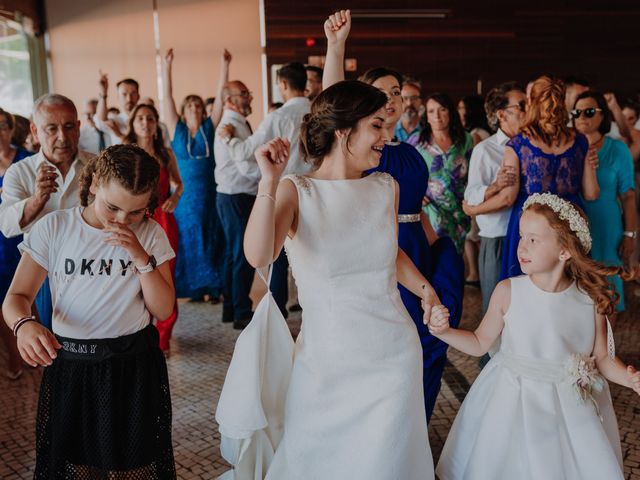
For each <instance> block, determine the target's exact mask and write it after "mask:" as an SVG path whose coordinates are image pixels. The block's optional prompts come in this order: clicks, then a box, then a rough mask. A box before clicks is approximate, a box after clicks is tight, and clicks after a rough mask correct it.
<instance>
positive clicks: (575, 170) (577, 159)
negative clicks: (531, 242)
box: [500, 133, 589, 280]
mask: <svg viewBox="0 0 640 480" xmlns="http://www.w3.org/2000/svg"><path fill="white" fill-rule="evenodd" d="M507 147H511V148H512V149H513V150H514V152H515V153H516V155H517V156H518V160H519V161H520V192H519V193H518V197H517V198H516V201H515V203H514V204H513V208H512V210H511V217H510V218H509V226H508V227H507V235H506V237H505V242H504V250H503V252H502V267H501V269H500V280H504V279H505V278H510V277H517V276H519V275H522V270H520V263H519V262H518V242H520V216H521V214H522V205H524V202H525V200H526V199H527V197H528V196H529V195H531V194H534V193H553V194H556V195H558V196H560V197H562V198H564V199H565V200H569V201H570V202H574V203H576V204H578V205H579V206H582V201H581V200H580V193H581V191H582V173H583V169H584V162H585V158H586V156H587V150H588V149H589V142H588V140H587V137H585V136H584V135H580V134H577V135H576V138H575V141H574V142H573V145H571V146H570V147H569V148H568V149H567V150H565V151H564V152H562V153H560V154H558V155H556V154H553V153H545V152H543V151H542V150H541V149H540V148H538V147H536V146H535V145H533V144H532V143H531V141H530V140H529V139H528V138H527V137H526V136H524V135H523V134H521V133H520V134H518V135H516V136H515V137H513V138H512V139H511V140H509V142H508V143H507Z"/></svg>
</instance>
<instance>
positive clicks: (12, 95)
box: [0, 17, 34, 117]
mask: <svg viewBox="0 0 640 480" xmlns="http://www.w3.org/2000/svg"><path fill="white" fill-rule="evenodd" d="M27 35H28V34H27V33H26V32H25V30H24V28H23V26H22V25H21V24H20V23H18V22H16V21H14V20H9V19H6V18H2V17H0V107H2V108H3V109H5V110H7V111H9V112H11V113H17V114H20V115H23V116H25V117H29V116H30V114H31V107H32V105H33V100H34V99H33V86H32V83H31V58H30V54H29V38H28V37H27Z"/></svg>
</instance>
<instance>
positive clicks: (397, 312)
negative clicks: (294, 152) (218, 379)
mask: <svg viewBox="0 0 640 480" xmlns="http://www.w3.org/2000/svg"><path fill="white" fill-rule="evenodd" d="M386 102H387V99H386V96H385V95H384V94H383V93H381V92H380V91H379V90H378V89H377V88H374V87H372V86H370V85H367V84H364V83H362V82H358V81H346V82H340V83H337V84H335V85H333V86H332V87H330V88H328V89H327V90H325V91H324V92H322V93H321V94H320V96H319V97H318V98H317V99H316V100H315V102H314V103H313V105H312V108H311V113H310V114H308V115H307V116H306V117H305V120H304V122H303V125H302V128H301V133H300V137H301V138H300V141H301V146H302V151H303V152H304V154H305V157H306V159H307V161H309V162H310V163H312V164H313V166H314V167H315V171H314V172H313V173H311V174H309V175H308V176H286V177H284V178H283V179H280V176H281V174H282V172H283V171H284V169H285V166H286V164H287V159H288V155H289V144H288V141H287V140H285V139H275V140H273V141H271V142H269V143H268V144H266V145H264V146H262V147H261V148H260V149H258V151H257V152H256V159H257V162H258V165H259V167H260V170H261V172H262V180H261V181H260V184H259V188H258V194H257V197H256V202H255V205H254V207H253V211H252V213H251V217H250V219H249V223H248V226H247V229H246V233H245V240H244V248H245V255H246V257H247V260H248V261H249V263H251V264H252V265H253V266H254V267H256V268H260V267H264V266H267V265H269V264H271V263H272V262H273V261H274V259H275V258H276V257H277V254H278V252H280V250H281V248H282V246H283V245H284V246H285V248H286V250H287V255H288V257H289V261H290V263H291V267H292V270H293V274H294V277H295V279H296V283H297V285H298V295H299V299H300V305H301V306H302V307H303V312H304V313H303V320H302V330H301V332H300V335H299V336H298V339H297V342H296V346H295V356H294V361H293V369H292V372H291V377H290V382H289V385H288V389H287V390H286V401H285V402H284V403H285V404H284V410H283V411H282V417H283V419H282V421H283V425H284V428H283V432H284V433H283V435H282V438H281V440H280V442H279V443H278V444H277V445H274V448H275V452H274V454H273V458H272V459H270V462H269V463H268V466H267V467H266V473H265V472H264V471H263V474H264V475H266V476H265V478H266V479H268V480H299V479H302V478H304V479H306V480H314V479H317V480H326V479H329V478H330V479H335V480H340V479H345V480H347V479H348V480H359V479H361V480H365V479H366V480H369V479H372V478H375V479H377V480H397V479H403V480H413V479H415V480H418V479H419V480H425V479H433V478H434V474H433V460H432V457H431V451H430V447H429V439H428V436H427V427H426V420H425V411H424V405H423V400H422V350H421V347H420V341H419V338H418V334H417V331H416V328H415V325H414V324H413V321H412V320H411V317H410V316H409V314H408V313H407V311H406V309H405V308H404V306H403V303H402V301H401V299H400V295H399V292H398V288H397V282H400V283H401V284H402V285H404V286H405V287H406V288H407V289H409V290H410V291H412V292H413V293H415V294H416V295H418V296H420V297H421V298H422V299H423V305H424V309H425V314H424V321H425V322H428V321H429V318H430V317H431V316H433V317H434V319H435V318H438V319H439V318H446V317H447V316H448V311H447V310H446V308H445V307H443V306H442V305H440V302H439V300H438V297H437V295H436V294H435V292H434V290H433V288H432V287H431V285H430V284H429V283H428V281H427V280H426V279H425V278H424V277H423V276H422V274H420V272H419V271H418V270H417V269H416V268H415V266H414V265H413V263H411V261H410V260H409V258H408V257H407V256H406V255H405V253H404V252H403V251H402V250H400V249H398V246H397V220H396V217H397V208H398V195H399V191H398V185H397V183H396V182H395V180H394V179H393V178H392V177H391V176H390V175H388V174H386V173H375V174H372V175H369V176H364V177H363V172H365V171H366V170H368V169H371V168H374V167H376V166H377V165H378V163H379V161H380V157H381V151H382V148H383V146H384V143H385V141H386V140H388V139H387V138H385V133H384V132H385V130H384V129H383V124H384V121H385V110H384V106H385V104H386ZM373 206H375V208H373ZM394 225H395V227H394ZM263 368H266V369H269V364H265V365H264V366H263ZM228 381H229V376H228V377H227V382H228ZM221 430H222V429H221Z"/></svg>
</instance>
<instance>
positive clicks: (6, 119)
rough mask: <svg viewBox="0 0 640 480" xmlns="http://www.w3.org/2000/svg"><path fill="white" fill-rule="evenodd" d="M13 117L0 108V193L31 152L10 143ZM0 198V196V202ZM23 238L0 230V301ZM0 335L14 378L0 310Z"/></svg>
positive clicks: (14, 356)
mask: <svg viewBox="0 0 640 480" xmlns="http://www.w3.org/2000/svg"><path fill="white" fill-rule="evenodd" d="M14 127H15V121H14V119H13V115H11V114H10V113H9V112H6V111H4V110H3V109H2V108H0V194H1V193H2V180H3V179H4V174H5V172H6V171H7V169H8V168H9V167H10V166H11V165H12V164H13V163H15V162H17V161H19V160H22V159H23V158H25V157H28V156H30V155H33V154H32V153H30V152H28V151H27V150H24V149H22V148H20V147H16V146H14V145H12V144H11V135H13V129H14ZM1 201H2V200H1V199H0V202H1ZM21 241H22V235H20V236H18V237H12V238H7V237H5V236H4V235H3V234H2V233H0V305H2V302H3V301H4V297H5V296H6V295H7V291H8V290H9V285H11V280H12V279H13V274H14V273H15V271H16V268H17V267H18V262H19V261H20V252H19V251H18V244H19V243H20V242H21ZM0 337H1V338H2V342H3V343H4V346H5V348H6V349H7V351H8V352H9V364H8V366H7V367H8V368H7V371H6V376H7V377H9V378H10V379H12V380H14V379H17V378H18V377H20V375H22V360H21V359H20V353H19V352H18V347H17V345H16V339H15V337H14V336H13V334H12V333H11V331H10V330H9V327H7V324H6V323H5V321H4V319H3V317H2V311H1V310H0Z"/></svg>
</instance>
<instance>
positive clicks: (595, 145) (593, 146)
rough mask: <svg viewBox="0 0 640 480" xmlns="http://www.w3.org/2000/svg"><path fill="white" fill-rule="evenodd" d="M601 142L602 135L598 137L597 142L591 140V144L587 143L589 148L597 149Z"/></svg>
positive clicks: (602, 141) (602, 139) (602, 140)
mask: <svg viewBox="0 0 640 480" xmlns="http://www.w3.org/2000/svg"><path fill="white" fill-rule="evenodd" d="M603 143H604V135H601V136H600V139H599V140H598V141H597V142H593V143H592V144H591V145H589V148H593V149H595V150H599V149H600V147H601V146H602V144H603Z"/></svg>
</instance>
